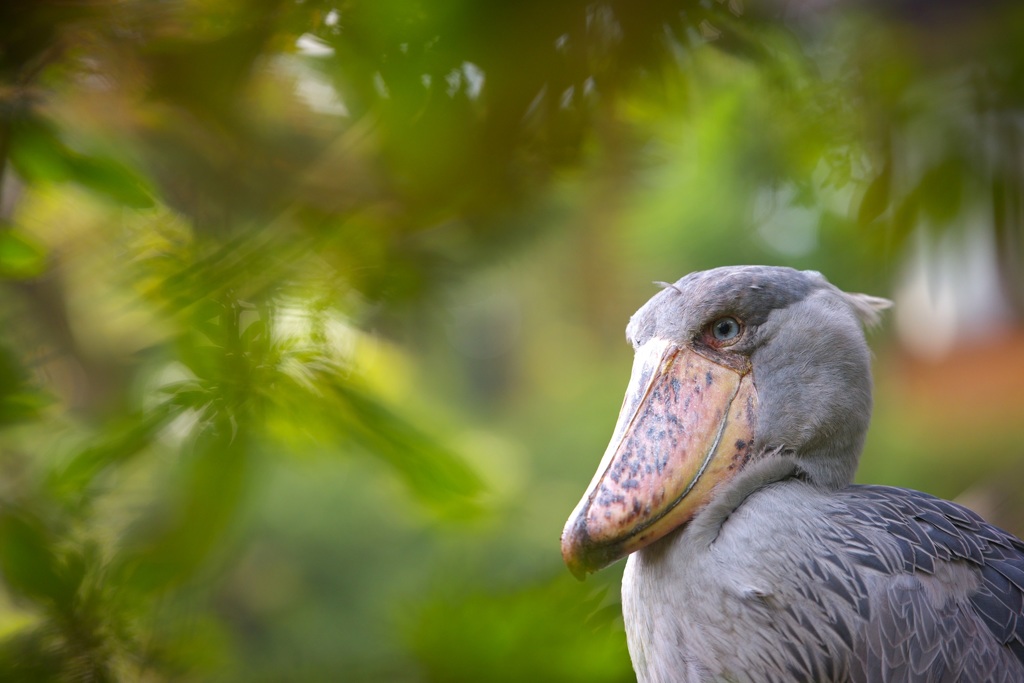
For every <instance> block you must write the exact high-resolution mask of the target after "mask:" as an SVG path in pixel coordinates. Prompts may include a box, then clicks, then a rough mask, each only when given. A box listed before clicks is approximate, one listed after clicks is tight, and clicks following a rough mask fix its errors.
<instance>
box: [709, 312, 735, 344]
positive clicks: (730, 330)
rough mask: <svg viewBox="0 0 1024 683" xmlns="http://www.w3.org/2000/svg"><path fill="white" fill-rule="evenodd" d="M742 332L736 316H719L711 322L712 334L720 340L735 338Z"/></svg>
mask: <svg viewBox="0 0 1024 683" xmlns="http://www.w3.org/2000/svg"><path fill="white" fill-rule="evenodd" d="M739 333H740V324H739V323H738V322H736V319H735V318H719V319H718V320H716V321H715V322H713V323H712V324H711V334H713V335H714V336H715V339H717V340H718V341H729V340H730V339H735V338H736V336H737V335H739Z"/></svg>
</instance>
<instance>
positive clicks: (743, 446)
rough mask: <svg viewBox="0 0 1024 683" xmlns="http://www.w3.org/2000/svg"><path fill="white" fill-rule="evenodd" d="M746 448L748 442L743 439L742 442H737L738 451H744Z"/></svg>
mask: <svg viewBox="0 0 1024 683" xmlns="http://www.w3.org/2000/svg"><path fill="white" fill-rule="evenodd" d="M746 447H747V442H746V441H744V440H743V439H740V440H738V441H737V442H736V450H738V451H742V450H743V449H744V448H746Z"/></svg>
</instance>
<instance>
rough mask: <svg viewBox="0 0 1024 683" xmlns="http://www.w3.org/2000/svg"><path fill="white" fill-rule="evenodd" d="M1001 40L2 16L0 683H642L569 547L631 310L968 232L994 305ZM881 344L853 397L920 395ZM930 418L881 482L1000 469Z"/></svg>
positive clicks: (1010, 451) (76, 10) (1016, 317)
mask: <svg viewBox="0 0 1024 683" xmlns="http://www.w3.org/2000/svg"><path fill="white" fill-rule="evenodd" d="M826 5H827V6H826ZM1020 45H1024V11H1022V10H1021V9H1020V8H1018V7H1017V5H1016V4H1015V3H1012V2H1005V3H1003V2H996V1H992V2H986V3H974V4H965V3H952V2H945V1H943V0H939V1H937V2H932V3H917V2H910V1H909V0H907V1H905V2H889V3H878V4H877V5H873V4H871V3H868V4H864V3H843V2H834V3H809V2H808V3H782V2H768V1H765V2H761V3H756V4H749V5H747V4H744V3H742V2H740V1H739V0H727V1H721V2H719V1H718V0H701V1H692V0H685V1H684V0H656V1H654V2H644V3H635V2H626V1H625V0H623V1H618V0H605V1H603V2H602V1H597V2H586V1H583V0H568V1H564V2H557V3H552V2H543V1H541V0H522V1H520V2H474V1H472V0H444V1H436V2H428V1H425V0H339V1H337V2H332V1H329V0H297V1H291V0H289V1H277V2H275V1H269V2H268V1H267V0H260V1H259V2H256V1H255V0H217V1H216V2H206V1H199V0H171V1H162V2H152V1H144V0H119V1H114V0H14V1H11V2H7V3H4V4H3V5H2V6H0V321H2V326H0V577H2V588H3V590H2V592H0V680H26V681H48V680H52V681H64V680H89V681H108V680H110V681H114V680H125V681H128V680H131V681H134V680H145V681H164V680H175V681H178V680H244V681H260V680H266V681H276V680H374V681H377V680H396V681H404V680H407V681H424V680H429V681H435V680H436V681H480V680H487V681H492V680H493V681H501V680H509V681H512V680H516V681H519V680H536V681H543V680H552V681H573V680H579V681H622V680H630V679H631V673H630V669H629V662H628V658H627V655H626V651H625V644H624V638H623V634H622V630H621V622H619V621H617V617H616V615H617V613H618V604H617V601H616V599H615V597H614V595H615V586H616V583H617V582H616V574H615V570H609V571H606V572H604V573H602V574H601V575H599V576H598V577H596V578H595V580H592V581H590V582H588V583H587V584H576V583H574V582H573V581H572V579H571V578H569V577H568V575H567V573H566V572H565V571H564V570H563V569H562V568H561V566H560V558H559V557H558V553H557V537H558V532H559V529H560V526H561V523H562V521H563V520H564V518H565V516H566V515H567V514H568V512H569V511H570V509H571V507H572V505H573V503H574V502H575V500H576V499H577V497H578V495H579V493H580V492H581V491H582V489H583V486H584V484H585V482H586V481H587V479H588V477H589V476H590V471H589V470H590V469H591V468H592V466H593V465H594V464H595V463H596V461H597V457H598V455H599V454H600V452H601V449H602V447H603V441H604V439H606V438H607V435H608V432H609V431H610V428H611V424H612V419H613V416H614V411H615V409H616V407H617V403H618V398H619V395H620V394H619V391H620V390H621V386H620V385H621V383H622V382H623V381H624V379H625V374H626V373H627V372H628V371H627V370H626V368H627V367H628V351H627V349H626V348H625V347H624V346H623V345H621V344H619V341H620V340H621V329H622V325H623V323H624V321H625V319H626V317H627V316H628V314H629V313H630V312H631V311H632V310H633V309H634V308H635V307H636V306H637V305H639V304H640V303H641V302H642V301H643V300H644V299H645V298H646V297H647V296H648V294H649V293H650V290H649V285H648V283H649V282H650V281H651V280H654V279H659V280H671V279H674V278H676V277H679V276H681V275H682V274H684V273H685V272H687V271H689V270H692V269H697V268H704V267H711V266H715V265H723V264H727V263H740V262H768V263H784V264H788V265H793V266H796V267H808V268H815V269H819V270H822V271H824V272H826V274H827V275H828V276H829V277H830V278H831V279H832V280H833V281H835V282H836V283H837V284H839V285H841V286H843V287H846V288H850V289H864V290H866V291H871V292H873V293H877V294H884V293H886V292H888V291H889V290H890V289H892V288H894V287H895V288H896V289H897V290H899V288H900V286H901V282H902V280H901V278H902V279H906V278H904V275H903V273H904V270H905V269H906V264H907V263H908V262H910V263H914V262H915V261H914V258H918V257H920V258H924V257H921V256H920V255H921V254H924V255H925V256H928V255H929V254H931V255H932V257H931V259H930V260H928V259H927V258H926V259H925V261H924V262H925V263H930V264H934V263H935V262H936V261H941V258H936V257H935V254H940V256H941V254H943V253H946V252H947V251H948V246H944V245H949V244H954V245H955V244H958V243H959V242H956V240H962V241H963V243H964V244H981V245H982V247H983V249H982V251H983V253H982V256H981V257H980V258H982V265H981V268H982V269H983V270H984V269H985V268H988V269H989V271H990V272H991V273H995V274H996V275H995V276H994V277H992V278H991V279H992V281H993V282H994V283H995V284H994V285H993V286H992V287H991V288H990V289H987V290H985V289H981V290H977V291H980V292H982V294H983V295H988V296H989V299H988V300H987V301H989V302H990V303H991V302H992V301H995V302H997V303H998V305H993V306H992V307H990V308H991V310H993V311H995V312H996V313H997V314H998V315H996V317H995V318H993V317H988V318H978V320H982V321H983V322H986V321H987V322H991V321H992V320H996V321H997V322H998V324H999V325H1002V326H1004V327H1005V328H1008V329H1015V328H1016V327H1019V324H1020V320H1021V315H1022V313H1024V286H1022V277H1024V276H1022V269H1021V264H1022V256H1024V252H1022V250H1024V246H1022V245H1024V227H1022V226H1024V205H1022V203H1021V202H1022V200H1021V197H1022V196H1024V193H1022V190H1024V165H1022V163H1021V153H1022V151H1024V144H1022V131H1021V110H1022V104H1024V102H1022V99H1024V83H1022V80H1021V77H1022V74H1024V50H1022V49H1021V48H1020ZM950 240H953V241H952V242H950ZM985 245H987V249H988V251H985V250H984V248H986V247H985ZM944 250H946V251H944ZM915 254H917V256H915ZM985 259H987V260H985ZM954 262H956V259H954ZM925 270H926V271H927V270H928V269H927V268H925ZM925 275H926V277H925V279H927V276H929V273H928V272H926V273H925ZM932 279H941V278H939V277H938V276H934V275H933V276H932ZM911 284H913V283H912V282H911ZM903 285H906V286H904V289H907V288H908V287H910V285H907V284H906V283H905V282H904V283H903ZM972 291H974V290H972ZM986 310H988V309H986ZM911 311H913V309H912V308H911ZM994 315H995V314H994ZM907 320H909V322H907V323H906V325H907V326H909V328H908V329H910V330H911V332H915V331H916V332H918V333H920V332H921V331H922V330H924V334H925V336H927V334H928V333H927V329H926V325H924V323H921V322H919V321H918V319H915V318H913V317H911V318H908V319H907ZM918 336H920V334H919V335H918ZM1007 348H1008V349H1010V350H1008V351H1006V355H1005V356H1001V357H1000V358H1003V359H1004V360H1003V361H1002V362H1003V363H1006V364H1011V366H1012V363H1015V362H1018V361H1019V358H1020V356H1019V355H1014V354H1015V353H1017V352H1016V351H1014V350H1013V349H1014V348H1019V345H1018V346H1014V345H1013V344H1009V345H1008V346H1007ZM901 358H902V357H901V356H899V355H898V354H891V355H890V356H887V359H889V360H888V364H886V365H885V366H884V367H885V368H886V369H887V370H891V372H887V373H886V374H885V375H884V376H883V378H882V381H881V382H880V391H881V394H882V397H881V400H880V405H881V406H882V407H883V408H901V407H903V406H904V405H905V404H907V403H908V402H909V400H908V399H907V396H906V395H905V394H904V393H901V392H908V391H909V392H911V393H913V391H914V388H915V387H918V388H919V389H918V390H917V393H918V395H931V396H932V397H933V398H934V396H935V395H938V394H941V393H942V391H938V392H936V391H934V389H931V388H930V387H932V386H933V385H932V384H930V383H929V382H931V381H932V379H930V378H932V377H933V374H930V373H931V371H930V370H929V369H928V368H929V367H931V366H917V365H914V364H912V363H911V364H908V363H906V362H905V359H903V360H901ZM1014 359H1017V360H1014ZM1003 367H1005V366H1003ZM1020 367H1024V365H1021V366H1020ZM893 368H895V369H893ZM983 375H984V373H983V372H982V373H981V375H979V374H978V373H975V374H973V375H972V376H973V377H977V376H983ZM990 377H992V378H993V379H992V382H991V383H990V384H986V387H987V388H991V387H993V386H994V387H1003V389H1002V393H999V392H993V391H987V392H986V391H977V390H976V394H975V395H976V399H977V400H976V402H977V404H978V405H979V406H982V405H987V403H986V401H987V400H991V397H993V396H996V395H997V394H998V396H999V397H1001V398H1002V399H1003V400H1002V401H1001V402H1000V404H999V405H1000V406H1001V410H1003V411H1005V415H1006V416H1012V415H1013V414H1014V411H1015V410H1017V409H1018V408H1020V406H1021V404H1020V399H1019V396H1018V392H1015V391H1014V390H1013V386H1012V385H1005V382H1004V383H1003V384H1000V383H999V379H998V377H997V376H996V374H992V375H990ZM897 380H902V381H897ZM969 384H970V382H957V383H953V384H951V385H949V386H950V387H952V389H947V391H953V390H955V391H957V392H963V391H965V390H966V391H967V393H968V394H970V387H969ZM1004 385H1005V386H1004ZM940 403H941V402H940ZM929 410H932V411H935V412H937V413H938V414H943V415H945V413H942V411H943V410H951V411H954V412H955V411H956V407H955V406H954V407H953V408H949V407H948V406H947V407H943V405H940V404H936V405H931V404H929V405H926V406H925V408H923V409H921V411H920V412H917V413H915V412H913V411H899V415H898V417H889V418H885V417H883V418H882V419H881V420H880V423H879V428H878V429H877V430H876V431H875V433H874V434H873V436H872V441H871V443H870V444H869V449H868V455H867V456H866V461H865V470H866V472H867V476H868V478H870V476H871V475H872V474H876V475H883V476H885V477H888V481H889V483H901V484H908V485H916V486H918V487H921V488H929V485H930V486H931V487H932V488H933V490H935V491H936V492H938V493H942V494H945V495H957V494H959V493H961V492H962V491H964V490H965V489H967V488H969V487H970V486H971V485H972V484H974V483H975V482H984V481H985V478H986V476H987V475H988V474H989V473H991V472H996V473H999V472H1001V471H1006V470H1007V469H1012V468H1013V467H1014V466H1015V465H1019V463H1020V462H1021V459H1022V455H1024V454H1021V453H1020V451H1019V438H1017V437H1019V427H1012V425H1013V420H1012V419H1008V420H1006V421H1001V422H999V423H998V425H995V424H994V423H991V422H984V421H983V419H984V418H982V417H979V418H978V420H981V421H973V422H972V421H970V420H973V419H974V418H972V417H970V415H967V418H966V419H967V420H968V422H969V424H972V425H975V426H977V427H978V429H976V430H975V431H971V430H969V429H967V428H965V429H963V430H962V431H961V432H959V433H958V434H954V435H951V434H950V433H946V432H942V433H938V432H934V431H932V428H933V427H934V424H935V422H934V420H933V421H929V419H928V416H929V412H928V411H929ZM895 412H897V411H895V410H894V411H893V413H895ZM893 413H886V414H887V415H891V414H893ZM955 414H956V415H957V416H958V417H961V418H962V417H964V414H963V413H961V412H955ZM982 414H984V415H988V416H991V415H1004V413H1000V412H998V411H995V412H993V411H992V410H982V409H981V408H979V410H978V411H977V415H978V416H981V415H982ZM944 419H945V420H946V423H947V424H948V423H951V422H955V420H950V419H948V416H946V417H945V418H944ZM1007 424H1009V425H1011V427H1007ZM1014 430H1016V433H1015V432H1014ZM979 435H983V436H979ZM972 447H973V448H974V449H980V451H981V452H985V453H992V454H993V455H992V456H991V457H990V458H988V459H986V460H985V461H984V462H982V460H983V459H982V458H980V457H975V458H973V459H967V460H965V459H962V458H959V456H958V455H957V453H958V452H959V451H958V449H961V448H972ZM1015 449H1016V450H1015ZM872 453H881V454H885V453H889V454H891V455H892V457H890V458H888V459H887V458H885V457H884V455H883V456H873V455H872ZM922 461H923V462H926V463H934V462H936V461H941V462H943V463H945V467H944V468H942V469H941V471H940V470H939V468H934V467H932V468H931V471H930V472H926V473H925V476H924V478H914V477H913V476H911V475H910V474H909V471H910V470H912V469H918V470H920V467H919V466H920V465H922ZM908 463H909V464H908ZM929 475H931V478H930V479H929V478H927V477H928V476H929ZM977 490H981V489H976V491H977ZM1010 507H1011V508H1012V510H1011V512H1009V513H1006V514H1005V515H1004V517H1003V519H1005V520H1008V521H1006V522H1004V523H1007V524H1011V525H1012V524H1014V523H1016V522H1015V521H1014V520H1017V521H1019V520H1020V518H1021V517H1020V516H1019V512H1020V511H1019V508H1013V506H1012V505H1011V506H1010ZM1015 515H1017V516H1015ZM1018 530H1019V528H1018Z"/></svg>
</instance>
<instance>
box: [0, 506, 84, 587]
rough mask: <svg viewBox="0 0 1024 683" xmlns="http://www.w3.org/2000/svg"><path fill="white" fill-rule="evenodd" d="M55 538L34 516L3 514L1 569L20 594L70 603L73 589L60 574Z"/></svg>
mask: <svg viewBox="0 0 1024 683" xmlns="http://www.w3.org/2000/svg"><path fill="white" fill-rule="evenodd" d="M53 546H54V539H53V537H52V534H51V533H50V532H49V530H48V529H46V527H45V526H44V525H43V524H42V523H41V522H40V521H39V520H38V519H36V518H35V517H34V516H32V515H30V514H29V513H27V512H25V511H22V510H14V509H8V510H5V511H3V512H2V513H0V569H2V571H3V576H4V579H6V581H7V583H8V585H9V586H10V587H11V589H13V590H14V591H15V592H16V593H18V594H21V595H24V596H26V597H29V598H32V599H34V600H42V601H53V602H54V603H58V604H66V603H67V602H68V600H69V599H70V595H69V594H68V591H69V589H73V586H69V585H68V583H67V582H66V581H64V578H63V577H62V576H61V573H60V571H59V563H58V559H57V556H56V554H55V553H54V549H53Z"/></svg>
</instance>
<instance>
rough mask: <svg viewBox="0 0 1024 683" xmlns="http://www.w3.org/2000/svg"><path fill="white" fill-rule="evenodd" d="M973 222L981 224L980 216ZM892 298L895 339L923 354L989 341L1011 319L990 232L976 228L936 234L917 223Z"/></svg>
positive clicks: (936, 355)
mask: <svg viewBox="0 0 1024 683" xmlns="http://www.w3.org/2000/svg"><path fill="white" fill-rule="evenodd" d="M973 225H975V226H980V225H984V223H983V222H982V221H981V220H980V219H979V220H977V221H975V222H973ZM893 299H894V301H895V303H896V308H895V323H896V331H897V333H898V334H899V337H900V341H901V342H902V343H903V345H904V346H905V347H906V348H907V350H908V351H910V352H911V353H912V354H914V355H917V356H921V357H923V358H927V359H937V358H940V357H941V356H944V355H946V354H947V353H949V352H950V351H951V350H952V349H953V348H954V347H955V346H957V345H959V344H964V343H977V342H984V341H988V340H991V339H992V338H993V336H997V335H999V334H1001V333H1004V332H1006V331H1007V330H1008V328H1009V326H1010V323H1011V320H1012V316H1011V313H1010V309H1009V306H1008V305H1007V303H1006V301H1005V299H1004V297H1003V294H1002V291H1001V290H1000V286H999V280H998V275H997V271H996V253H995V245H994V243H993V241H992V235H991V233H990V232H989V231H987V230H985V229H982V228H979V227H975V228H970V229H967V230H963V231H949V232H946V233H945V234H943V235H938V236H937V235H936V234H935V233H934V232H930V231H928V230H926V229H923V228H918V230H917V231H916V233H915V235H914V244H913V246H912V247H911V249H910V252H909V257H908V259H907V261H906V264H905V265H904V267H903V274H902V277H901V278H900V280H899V283H898V284H897V285H896V287H895V288H894V292H893Z"/></svg>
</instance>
